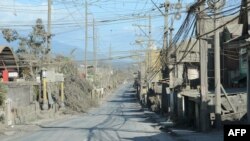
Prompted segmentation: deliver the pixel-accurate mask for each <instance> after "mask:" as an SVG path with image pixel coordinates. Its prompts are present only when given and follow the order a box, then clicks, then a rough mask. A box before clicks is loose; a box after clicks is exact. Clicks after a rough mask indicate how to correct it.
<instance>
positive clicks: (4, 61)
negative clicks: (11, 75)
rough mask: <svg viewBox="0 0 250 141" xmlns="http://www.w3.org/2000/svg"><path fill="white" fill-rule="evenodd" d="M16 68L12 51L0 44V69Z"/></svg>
mask: <svg viewBox="0 0 250 141" xmlns="http://www.w3.org/2000/svg"><path fill="white" fill-rule="evenodd" d="M3 69H7V70H11V71H13V70H17V69H18V65H17V62H16V57H15V55H14V54H13V51H12V49H11V48H10V47H8V46H0V70H3Z"/></svg>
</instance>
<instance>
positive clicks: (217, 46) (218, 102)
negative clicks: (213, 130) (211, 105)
mask: <svg viewBox="0 0 250 141" xmlns="http://www.w3.org/2000/svg"><path fill="white" fill-rule="evenodd" d="M218 4H219V3H218V2H216V3H215V6H214V29H215V31H214V74H215V77H214V84H215V120H216V127H217V128H220V127H221V87H220V86H221V77H220V33H219V30H216V28H217V27H218V24H219V22H218V19H217V17H218V13H219V8H218V7H219V5H218Z"/></svg>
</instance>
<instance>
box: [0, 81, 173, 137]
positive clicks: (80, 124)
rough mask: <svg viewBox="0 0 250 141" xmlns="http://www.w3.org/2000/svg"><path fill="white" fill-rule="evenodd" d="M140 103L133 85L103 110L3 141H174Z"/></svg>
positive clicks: (110, 99)
mask: <svg viewBox="0 0 250 141" xmlns="http://www.w3.org/2000/svg"><path fill="white" fill-rule="evenodd" d="M154 125H156V123H153V122H152V121H151V120H150V119H149V118H148V117H146V116H145V115H144V113H143V111H142V110H141V107H140V105H139V104H138V103H137V100H136V98H135V93H134V91H133V88H132V87H131V86H128V85H127V86H123V87H122V88H120V89H118V90H117V91H116V92H114V94H111V95H109V96H108V97H107V98H106V100H105V101H104V102H103V103H102V104H101V105H100V107H99V108H94V109H91V110H90V111H89V112H88V113H86V114H84V115H81V116H77V117H74V118H71V119H69V120H65V121H63V122H59V123H58V122H56V123H51V124H48V125H41V126H40V128H39V129H38V130H37V131H33V132H32V133H26V134H24V135H23V136H21V137H8V138H5V139H3V140H2V139H1V141H44V140H46V141H56V140H58V141H69V140H71V141H171V140H173V139H172V137H170V136H169V135H168V134H167V133H164V132H161V131H159V129H158V128H155V127H154Z"/></svg>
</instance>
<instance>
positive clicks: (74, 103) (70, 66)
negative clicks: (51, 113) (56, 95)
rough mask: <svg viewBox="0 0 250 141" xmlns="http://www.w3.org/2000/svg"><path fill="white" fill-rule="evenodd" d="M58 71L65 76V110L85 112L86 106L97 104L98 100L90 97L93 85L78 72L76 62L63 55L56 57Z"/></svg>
mask: <svg viewBox="0 0 250 141" xmlns="http://www.w3.org/2000/svg"><path fill="white" fill-rule="evenodd" d="M57 59H58V60H59V62H60V61H61V62H63V63H60V66H59V68H60V71H61V72H62V73H63V74H64V77H65V82H64V85H65V92H64V94H65V106H66V110H65V112H66V113H68V112H72V111H75V112H86V111H87V110H88V108H90V107H93V106H97V104H98V101H97V100H96V99H91V91H92V89H93V86H92V85H91V83H90V82H88V81H87V80H86V79H84V77H81V75H80V73H79V72H78V68H77V64H76V63H74V62H73V61H72V60H69V59H67V58H64V57H58V58H57Z"/></svg>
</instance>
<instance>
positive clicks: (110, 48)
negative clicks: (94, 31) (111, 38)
mask: <svg viewBox="0 0 250 141" xmlns="http://www.w3.org/2000/svg"><path fill="white" fill-rule="evenodd" d="M111 72H112V46H111V43H110V45H109V74H108V75H109V85H110V77H111Z"/></svg>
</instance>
